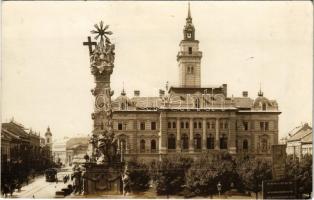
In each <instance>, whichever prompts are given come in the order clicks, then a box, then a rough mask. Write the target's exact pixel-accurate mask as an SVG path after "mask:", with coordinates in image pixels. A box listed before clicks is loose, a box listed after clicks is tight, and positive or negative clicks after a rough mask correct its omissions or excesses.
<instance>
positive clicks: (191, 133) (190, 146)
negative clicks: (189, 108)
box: [189, 118, 194, 152]
mask: <svg viewBox="0 0 314 200" xmlns="http://www.w3.org/2000/svg"><path fill="white" fill-rule="evenodd" d="M193 139H194V137H193V118H190V136H189V152H193V151H194V141H193Z"/></svg>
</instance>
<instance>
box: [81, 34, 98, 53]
mask: <svg viewBox="0 0 314 200" xmlns="http://www.w3.org/2000/svg"><path fill="white" fill-rule="evenodd" d="M87 40H88V41H87V42H83V45H84V46H88V50H89V55H91V54H92V52H93V48H92V47H93V45H95V46H96V44H97V43H96V42H92V40H91V38H90V36H88V37H87Z"/></svg>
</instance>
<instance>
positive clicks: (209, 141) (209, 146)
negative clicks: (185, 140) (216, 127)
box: [207, 135, 215, 149]
mask: <svg viewBox="0 0 314 200" xmlns="http://www.w3.org/2000/svg"><path fill="white" fill-rule="evenodd" d="M214 142H215V140H214V137H213V136H212V135H209V136H208V137H207V149H214V148H215V146H214V145H215V143H214Z"/></svg>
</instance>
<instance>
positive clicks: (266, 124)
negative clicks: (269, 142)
mask: <svg viewBox="0 0 314 200" xmlns="http://www.w3.org/2000/svg"><path fill="white" fill-rule="evenodd" d="M265 131H268V122H265Z"/></svg>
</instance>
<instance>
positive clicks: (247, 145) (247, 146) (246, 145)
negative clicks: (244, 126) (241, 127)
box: [243, 140, 249, 150]
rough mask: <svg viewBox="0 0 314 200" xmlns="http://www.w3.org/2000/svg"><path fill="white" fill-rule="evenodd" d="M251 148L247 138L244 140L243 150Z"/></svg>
mask: <svg viewBox="0 0 314 200" xmlns="http://www.w3.org/2000/svg"><path fill="white" fill-rule="evenodd" d="M248 149H249V144H248V142H247V140H243V150H248Z"/></svg>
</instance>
